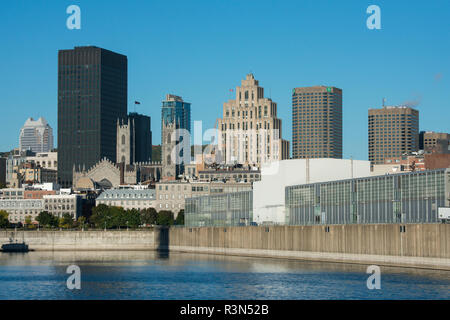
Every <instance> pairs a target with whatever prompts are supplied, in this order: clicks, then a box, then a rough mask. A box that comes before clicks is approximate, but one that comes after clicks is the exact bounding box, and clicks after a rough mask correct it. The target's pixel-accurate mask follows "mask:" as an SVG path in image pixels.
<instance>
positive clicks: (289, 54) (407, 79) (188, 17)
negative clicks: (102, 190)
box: [0, 0, 450, 159]
mask: <svg viewBox="0 0 450 320" xmlns="http://www.w3.org/2000/svg"><path fill="white" fill-rule="evenodd" d="M71 4H77V5H79V6H80V8H81V20H82V21H81V30H68V29H67V28H66V19H67V17H68V14H66V8H67V7H68V6H69V5H71ZM371 4H376V5H378V6H380V8H381V26H382V29H381V30H369V29H367V27H366V19H367V17H368V16H369V15H368V14H366V8H367V7H368V6H369V5H371ZM0 8H1V10H0V38H1V50H0V61H1V69H0V70H1V76H0V105H1V108H2V113H1V114H2V121H1V122H0V136H1V139H0V151H8V150H10V149H12V148H14V147H16V146H18V142H19V138H18V136H19V130H20V127H21V126H22V125H23V123H24V122H25V120H26V119H27V117H30V116H32V117H34V118H37V117H40V116H43V117H45V118H46V119H47V120H48V121H49V123H50V125H51V126H52V127H53V128H54V134H55V140H56V135H57V134H56V133H57V52H58V50H59V49H70V48H73V47H74V46H80V45H96V46H99V47H103V48H106V49H109V50H112V51H116V52H119V53H122V54H125V55H127V56H128V96H129V99H128V100H129V106H128V110H129V111H133V109H134V106H133V105H132V101H134V100H139V101H140V102H141V103H142V104H141V105H140V106H138V107H137V109H136V111H138V112H140V113H144V114H147V115H150V116H151V117H152V128H153V143H154V144H158V143H159V142H160V106H161V101H162V100H163V98H164V96H165V94H166V93H174V94H177V95H181V96H182V97H183V98H184V99H185V100H186V101H189V102H191V103H192V120H203V126H204V128H211V127H213V125H214V122H215V119H216V118H218V117H221V116H222V104H223V102H225V101H226V100H228V99H229V98H230V93H229V89H230V88H235V87H236V86H237V85H240V81H241V79H242V78H244V77H245V75H246V73H248V72H250V71H252V72H253V73H254V75H255V77H256V79H258V80H259V81H260V85H261V86H263V87H264V88H265V93H266V96H269V95H271V97H272V99H273V100H274V101H275V102H277V103H278V116H279V117H280V118H281V119H282V120H283V137H284V138H287V139H289V140H291V131H292V128H291V126H292V122H291V107H292V106H291V90H292V88H294V87H297V86H310V85H327V86H336V87H339V88H342V89H343V114H344V157H350V156H353V157H354V158H355V159H367V110H368V109H369V108H371V107H379V106H380V105H381V101H382V98H383V97H386V99H387V104H401V103H404V102H406V101H417V102H419V105H418V106H417V108H418V109H419V110H420V129H421V130H434V131H444V132H449V131H450V1H447V0H434V1H399V0H396V1H379V0H373V1H348V0H347V1H337V0H336V1H322V0H317V1H312V0H311V1H306V0H295V1H282V0H280V1H263V0H240V1H234V0H221V1H218V0H207V1H196V0H189V1H188V0H184V1H167V0H166V1H148V0H145V1H144V0H141V1H137V0H129V1H112V0H109V1H99V0H89V1H87V0H86V1H75V0H73V1H62V0H58V1H55V0H53V1H48V0H47V1H43V0H35V1H19V0H2V1H1V4H0Z"/></svg>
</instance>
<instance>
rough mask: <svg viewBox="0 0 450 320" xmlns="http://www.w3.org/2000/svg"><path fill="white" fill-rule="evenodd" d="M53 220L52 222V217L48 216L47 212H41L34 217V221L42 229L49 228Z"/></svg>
mask: <svg viewBox="0 0 450 320" xmlns="http://www.w3.org/2000/svg"><path fill="white" fill-rule="evenodd" d="M53 220H54V217H53V215H52V214H50V213H49V212H48V211H42V212H41V213H39V215H38V216H37V217H36V221H37V222H39V224H40V225H41V226H43V227H48V226H51V225H52V223H53Z"/></svg>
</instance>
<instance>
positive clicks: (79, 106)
mask: <svg viewBox="0 0 450 320" xmlns="http://www.w3.org/2000/svg"><path fill="white" fill-rule="evenodd" d="M127 64H128V62H127V57H126V56H124V55H121V54H118V53H114V52H112V51H109V50H105V49H102V48H98V47H94V46H88V47H75V48H74V49H70V50H60V51H59V52H58V181H59V183H60V184H61V185H62V186H63V187H71V186H72V183H73V181H72V170H73V167H74V165H75V167H76V168H78V167H79V166H80V167H83V166H84V167H85V168H86V169H88V168H90V167H91V166H93V165H94V164H95V163H97V162H98V161H99V160H101V159H102V158H104V157H106V158H108V159H109V160H111V161H114V162H115V161H116V125H117V119H125V118H126V117H127Z"/></svg>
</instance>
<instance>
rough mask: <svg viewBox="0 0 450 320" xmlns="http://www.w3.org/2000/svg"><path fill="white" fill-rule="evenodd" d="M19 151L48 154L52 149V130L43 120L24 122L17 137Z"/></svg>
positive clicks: (29, 119)
mask: <svg viewBox="0 0 450 320" xmlns="http://www.w3.org/2000/svg"><path fill="white" fill-rule="evenodd" d="M19 149H20V151H26V150H31V151H33V152H50V151H51V150H52V149H53V129H52V128H51V127H50V125H49V124H48V123H47V121H46V120H45V119H44V118H39V119H38V120H34V119H33V118H28V119H27V121H25V124H24V125H23V127H22V129H20V136H19Z"/></svg>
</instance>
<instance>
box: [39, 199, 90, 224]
mask: <svg viewBox="0 0 450 320" xmlns="http://www.w3.org/2000/svg"><path fill="white" fill-rule="evenodd" d="M43 200H44V210H45V211H48V212H49V213H51V214H53V215H54V216H57V217H62V216H63V215H64V214H66V213H68V214H70V215H71V217H72V218H73V219H74V220H76V219H78V217H80V216H81V212H82V197H81V196H80V195H77V194H57V195H45V196H43Z"/></svg>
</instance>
